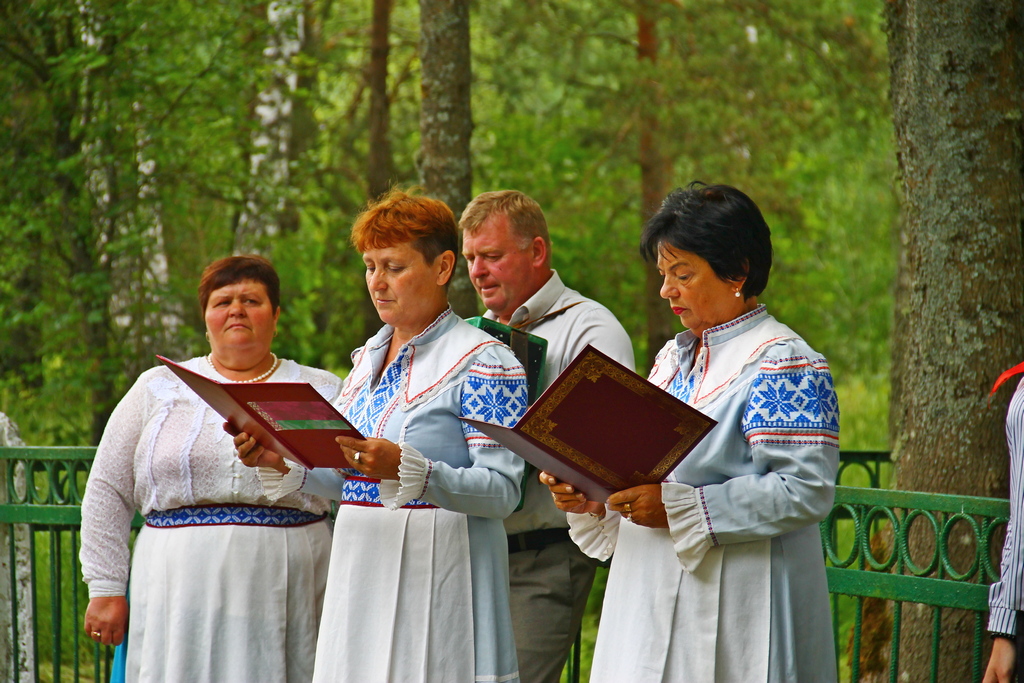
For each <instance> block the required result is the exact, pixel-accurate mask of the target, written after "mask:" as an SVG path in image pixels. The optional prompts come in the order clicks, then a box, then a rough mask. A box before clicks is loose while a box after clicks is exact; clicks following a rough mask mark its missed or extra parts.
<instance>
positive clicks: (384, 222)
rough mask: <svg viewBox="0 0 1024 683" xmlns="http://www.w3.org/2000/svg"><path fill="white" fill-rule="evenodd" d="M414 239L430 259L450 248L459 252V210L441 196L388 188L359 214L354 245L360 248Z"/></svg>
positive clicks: (382, 245) (420, 249)
mask: <svg viewBox="0 0 1024 683" xmlns="http://www.w3.org/2000/svg"><path fill="white" fill-rule="evenodd" d="M406 242H412V246H413V248H414V249H416V251H418V252H420V253H421V254H423V258H425V259H426V261H427V263H433V262H434V261H435V260H436V259H437V257H438V256H440V255H441V254H443V253H444V252H446V251H450V252H452V253H453V254H458V249H459V231H458V229H457V228H456V227H455V214H453V213H452V210H451V209H449V208H448V205H447V204H445V203H444V202H442V201H441V200H439V199H431V198H430V197H423V196H419V195H413V194H409V193H408V192H404V191H402V190H399V189H397V188H393V189H391V190H388V192H387V193H385V194H384V195H382V196H381V197H380V198H379V199H377V200H376V201H371V202H370V203H369V204H368V205H367V207H366V210H365V211H363V212H362V213H361V214H359V215H358V216H357V217H356V222H355V224H354V225H353V226H352V246H354V247H355V248H356V249H357V250H359V251H360V252H365V251H367V250H369V249H386V248H388V247H394V246H397V245H399V244H404V243H406Z"/></svg>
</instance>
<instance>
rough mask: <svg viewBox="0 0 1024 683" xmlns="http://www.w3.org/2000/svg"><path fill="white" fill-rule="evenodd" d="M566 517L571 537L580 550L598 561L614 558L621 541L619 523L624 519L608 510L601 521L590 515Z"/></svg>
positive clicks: (573, 514) (568, 514) (569, 515)
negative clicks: (613, 555) (616, 545)
mask: <svg viewBox="0 0 1024 683" xmlns="http://www.w3.org/2000/svg"><path fill="white" fill-rule="evenodd" d="M565 517H566V519H568V520H569V537H570V538H572V540H573V541H574V542H575V543H576V545H578V546H579V548H580V550H582V551H583V552H584V553H586V554H587V555H589V556H590V557H593V558H595V559H598V560H607V559H608V558H609V557H611V556H612V553H613V552H615V544H616V542H617V541H618V540H619V522H620V521H621V519H622V516H621V515H619V513H617V512H611V511H610V510H607V509H606V510H605V512H604V517H602V518H600V519H598V518H597V516H596V515H592V514H590V513H587V514H583V515H577V514H575V513H572V512H567V513H566V514H565Z"/></svg>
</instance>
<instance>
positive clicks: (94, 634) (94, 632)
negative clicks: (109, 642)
mask: <svg viewBox="0 0 1024 683" xmlns="http://www.w3.org/2000/svg"><path fill="white" fill-rule="evenodd" d="M92 635H93V637H94V638H99V637H100V636H102V635H103V634H102V633H100V632H99V631H93V632H92Z"/></svg>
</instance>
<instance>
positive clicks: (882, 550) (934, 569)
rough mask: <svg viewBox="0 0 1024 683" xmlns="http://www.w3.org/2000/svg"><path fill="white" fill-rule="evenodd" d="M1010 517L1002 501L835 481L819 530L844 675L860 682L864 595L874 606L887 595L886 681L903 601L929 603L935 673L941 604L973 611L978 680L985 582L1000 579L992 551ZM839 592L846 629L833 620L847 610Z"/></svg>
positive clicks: (894, 662) (894, 658)
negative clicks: (845, 655)
mask: <svg viewBox="0 0 1024 683" xmlns="http://www.w3.org/2000/svg"><path fill="white" fill-rule="evenodd" d="M1008 518H1009V502H1008V501H1005V500H996V499H991V498H972V497H967V496H950V495H940V494H927V493H918V492H911V491H891V490H884V489H870V488H852V487H845V486H839V487H837V489H836V501H835V504H834V507H833V508H832V511H831V513H830V514H829V515H828V516H827V517H826V518H825V519H824V520H823V521H822V523H821V532H822V542H823V546H824V548H823V549H824V553H825V561H826V563H827V569H826V572H827V573H828V581H829V591H830V592H831V593H832V595H833V617H834V620H835V627H836V628H835V630H836V649H837V652H842V651H843V650H844V649H845V648H842V646H843V645H845V644H846V643H845V639H844V638H841V637H840V636H841V635H848V636H849V637H850V641H851V642H852V647H851V649H850V650H851V651H850V680H852V681H857V680H860V674H861V672H860V670H859V669H860V663H861V645H862V642H861V640H862V635H863V634H862V629H863V627H864V624H863V618H864V617H863V613H864V610H865V601H866V600H872V599H874V600H876V605H875V606H876V607H877V605H878V602H877V601H878V600H879V599H880V600H883V601H891V602H890V603H888V604H887V605H885V606H884V607H882V608H881V609H885V610H889V613H888V615H887V616H889V617H891V618H889V619H885V620H882V622H883V623H885V624H887V626H886V628H888V629H890V630H891V634H890V635H891V637H890V652H889V664H888V666H889V676H888V679H889V680H893V681H895V680H897V671H898V666H899V654H900V648H899V637H900V624H901V610H902V605H903V604H904V603H918V604H923V605H929V606H931V608H932V610H933V620H934V621H933V624H934V628H933V631H934V634H933V638H932V668H933V671H937V670H938V666H939V664H938V656H939V637H940V635H941V628H940V625H941V620H942V615H941V611H942V609H944V608H952V609H961V610H970V611H973V612H975V627H974V641H975V643H974V647H973V648H972V649H973V661H972V678H973V680H975V681H980V680H981V674H982V664H983V662H982V661H981V652H982V641H983V638H984V617H985V613H986V612H987V610H988V585H989V584H990V583H992V582H993V581H996V580H998V578H999V572H998V566H997V563H996V562H994V561H993V557H995V552H994V551H996V550H998V548H996V547H995V544H996V542H997V539H998V534H999V532H1000V530H1003V529H1005V526H1006V523H1007V520H1008ZM851 536H852V537H853V542H852V544H851V543H850V540H849V539H850V537H851ZM954 539H955V541H954ZM873 541H874V542H873ZM840 542H842V543H843V545H844V548H845V546H846V545H847V544H849V548H850V550H849V552H848V553H847V552H845V551H844V552H840V551H839V549H838V548H837V546H838V544H839V543H840ZM954 548H955V549H956V552H954ZM972 548H973V555H972V554H971V549H972ZM958 563H959V564H958ZM839 596H850V598H849V599H852V601H853V610H854V613H853V618H852V621H853V623H852V626H849V627H848V630H847V629H844V628H842V627H841V626H840V623H839V622H840V616H839V615H840V614H848V613H849V607H846V608H844V607H842V606H841V605H840V597H839ZM889 624H891V625H889ZM851 631H852V633H851ZM841 632H843V633H841Z"/></svg>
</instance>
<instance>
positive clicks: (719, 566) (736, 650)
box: [590, 522, 771, 683]
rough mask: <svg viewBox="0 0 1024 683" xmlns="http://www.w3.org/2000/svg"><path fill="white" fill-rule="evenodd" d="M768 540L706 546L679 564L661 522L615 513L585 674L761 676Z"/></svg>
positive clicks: (764, 674)
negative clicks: (617, 520) (698, 556)
mask: <svg viewBox="0 0 1024 683" xmlns="http://www.w3.org/2000/svg"><path fill="white" fill-rule="evenodd" d="M770 563H771V541H770V540H763V541H754V542H751V543H738V544H733V545H728V546H719V547H715V548H711V549H710V550H708V552H707V554H706V555H705V556H704V559H703V560H702V561H701V563H700V566H699V567H698V568H697V570H696V571H695V572H693V573H692V574H690V573H687V572H685V571H683V568H682V566H681V565H680V564H679V559H678V558H677V557H676V554H675V550H674V548H673V545H672V538H671V536H669V532H668V530H667V529H648V528H644V527H640V526H637V525H635V524H629V523H628V522H622V523H621V524H620V525H619V536H618V543H617V545H616V547H615V555H613V556H612V565H611V570H610V571H609V573H608V587H607V589H606V590H605V597H604V606H603V608H602V611H601V621H600V624H599V626H598V631H597V643H596V644H595V646H594V661H593V668H592V670H591V675H590V683H621V682H622V681H632V682H634V683H662V682H663V681H664V682H666V683H667V682H672V683H675V682H681V681H693V682H694V683H712V682H723V683H725V682H732V681H737V682H740V681H742V682H743V683H754V682H757V681H766V680H768V648H769V633H770V629H771V621H770V617H771V610H770V603H769V600H770V598H771V565H770Z"/></svg>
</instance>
